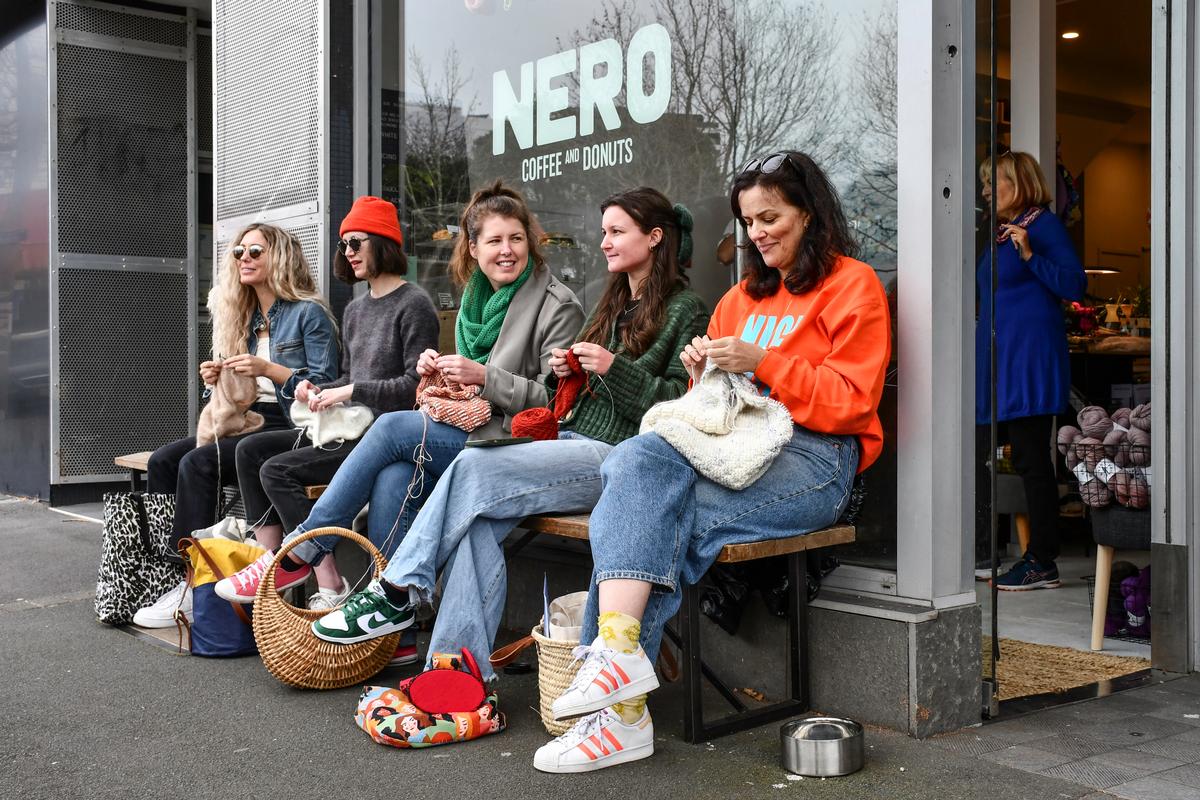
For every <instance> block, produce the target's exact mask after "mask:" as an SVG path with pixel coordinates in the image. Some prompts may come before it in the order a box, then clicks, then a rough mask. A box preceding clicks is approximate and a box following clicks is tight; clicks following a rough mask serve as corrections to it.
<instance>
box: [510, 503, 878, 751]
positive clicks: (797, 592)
mask: <svg viewBox="0 0 1200 800" xmlns="http://www.w3.org/2000/svg"><path fill="white" fill-rule="evenodd" d="M588 519H589V515H587V514H573V515H541V516H535V517H528V518H526V519H525V520H524V521H523V522H522V523H521V525H520V527H522V528H524V529H526V530H527V531H528V533H526V534H525V535H524V536H522V537H521V538H520V539H518V540H517V541H516V542H515V543H513V544H512V545H510V546H509V551H508V553H509V555H510V556H511V555H515V554H516V553H517V552H518V551H519V550H521V548H523V547H524V546H525V545H526V544H528V543H529V542H530V541H532V540H533V538H534V537H536V536H538V535H548V536H559V537H562V538H565V539H575V540H577V541H587V538H588ZM854 536H855V529H854V527H853V526H852V525H842V524H839V525H835V526H834V527H830V528H825V529H824V530H819V531H814V532H812V533H808V534H803V535H801V536H789V537H787V538H784V539H768V540H765V541H760V542H748V543H745V544H732V545H726V546H725V547H724V548H722V550H721V553H720V555H719V556H717V563H721V564H736V563H739V562H743V561H754V560H756V559H759V558H769V557H771V556H787V562H788V563H787V576H788V623H787V627H788V642H787V687H788V697H787V698H786V699H784V700H781V701H779V702H776V703H772V704H770V705H768V706H764V707H762V708H747V706H746V704H745V703H743V702H742V699H741V698H740V697H738V695H737V694H736V693H735V692H734V691H733V690H732V689H730V688H729V686H728V685H727V684H726V683H725V682H724V681H722V680H721V679H720V678H719V677H718V676H717V674H716V673H715V672H714V671H713V670H712V668H711V667H709V666H708V664H706V663H705V662H704V659H703V658H702V657H701V647H700V644H701V642H700V587H699V586H696V585H692V586H684V587H683V603H682V605H680V608H679V622H680V631H679V632H678V633H677V632H676V631H675V630H674V629H673V628H671V626H670V625H668V626H667V627H666V629H665V631H664V635H665V636H667V638H669V639H670V640H671V641H672V642H674V644H675V646H676V647H678V648H679V650H680V654H681V660H682V662H683V684H684V691H685V693H686V700H685V701H684V711H683V736H684V739H686V740H687V741H688V742H691V743H693V744H695V743H696V742H701V741H707V740H709V739H714V738H716V737H718V736H724V735H726V734H730V733H736V732H738V731H743V730H747V729H749V728H756V727H758V726H759V725H765V724H767V723H768V722H774V721H777V720H781V719H786V718H788V717H793V716H796V715H797V714H802V713H804V712H806V711H808V710H809V703H810V694H809V669H808V574H807V554H808V553H809V552H810V551H813V550H816V549H818V548H821V547H830V546H832V545H837V544H847V543H849V542H853V541H854ZM702 679H703V680H707V681H708V682H709V684H711V685H712V687H713V688H714V689H716V690H717V692H718V693H720V694H721V696H723V697H724V698H725V700H726V701H728V702H729V704H730V705H731V706H733V709H734V711H733V713H732V714H728V715H726V716H725V717H723V718H722V719H720V720H718V721H716V722H705V721H704V703H703V692H702V688H703V687H702V684H701V680H702Z"/></svg>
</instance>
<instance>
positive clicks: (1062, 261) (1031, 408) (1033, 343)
mask: <svg viewBox="0 0 1200 800" xmlns="http://www.w3.org/2000/svg"><path fill="white" fill-rule="evenodd" d="M991 173H992V163H991V161H990V160H988V161H985V162H984V163H983V164H981V165H980V167H979V177H980V179H981V180H982V181H983V199H984V200H986V201H987V202H988V203H992V204H994V205H995V208H996V218H997V219H998V220H999V221H1000V227H999V229H998V230H997V231H996V242H997V246H996V254H997V255H996V259H997V269H996V274H997V287H996V325H995V327H996V409H995V411H996V420H997V422H999V423H1000V435H1001V440H1002V441H1008V442H1010V443H1011V444H1012V462H1013V466H1014V467H1015V468H1016V471H1017V474H1018V475H1020V476H1021V480H1022V483H1023V484H1024V488H1025V503H1026V507H1027V508H1028V511H1029V547H1028V550H1027V552H1025V553H1024V554H1023V555H1022V557H1021V560H1020V561H1018V562H1017V563H1016V564H1015V565H1014V566H1013V567H1012V568H1011V569H1009V570H1008V571H1007V572H1005V573H1004V574H1003V575H1001V576H1000V577H999V578H998V579H997V582H996V586H997V588H999V589H1002V590H1005V591H1023V590H1029V589H1051V588H1056V587H1058V586H1059V579H1058V567H1057V566H1056V565H1055V563H1054V561H1055V559H1056V558H1057V557H1058V546H1059V534H1058V484H1057V481H1056V480H1055V477H1054V460H1053V456H1052V445H1051V441H1052V439H1053V435H1054V415H1055V414H1060V413H1062V412H1063V411H1065V410H1066V409H1067V401H1068V398H1069V395H1070V389H1071V370H1070V363H1069V361H1068V355H1067V336H1066V327H1065V324H1064V322H1063V312H1062V301H1063V300H1081V299H1082V298H1083V294H1084V291H1085V290H1086V288H1087V275H1085V274H1084V271H1083V267H1082V266H1081V265H1080V263H1079V257H1078V256H1077V255H1076V254H1075V248H1074V246H1073V245H1072V244H1071V239H1070V237H1069V236H1068V234H1067V231H1066V228H1064V227H1063V224H1062V223H1061V222H1060V221H1059V219H1058V217H1057V216H1055V214H1054V212H1053V211H1051V210H1050V209H1049V208H1048V207H1047V206H1048V205H1049V203H1050V202H1051V196H1050V188H1049V186H1048V185H1047V184H1046V178H1045V176H1044V175H1043V174H1042V169H1041V167H1040V166H1038V162H1037V160H1036V159H1034V157H1033V156H1031V155H1030V154H1028V153H1020V152H1010V153H1005V154H1003V155H1001V156H999V157H998V158H997V159H996V185H995V187H993V186H992V185H991V179H992V178H991ZM975 277H976V281H977V284H976V285H977V288H978V292H979V321H978V323H977V324H976V326H975V422H976V424H977V426H978V427H977V428H976V445H975V450H976V456H977V459H976V461H977V463H976V476H977V478H976V486H977V487H979V486H980V485H981V483H982V481H983V480H986V476H987V464H986V462H987V461H988V459H989V456H994V454H991V453H989V452H988V450H989V448H990V443H991V434H990V421H991V416H992V408H991V380H990V374H991V368H990V360H991V346H990V331H991V327H992V319H991V309H990V307H989V300H988V295H989V293H990V292H991V287H992V263H991V254H990V248H989V251H987V252H984V254H983V255H982V256H981V257H980V259H979V266H978V268H977V270H976V273H975ZM981 478H982V480H981ZM982 485H983V493H982V494H980V495H979V496H980V497H982V498H986V497H987V489H986V483H983V484H982ZM979 505H980V507H981V508H983V509H984V510H986V501H985V503H980V504H979ZM981 516H987V517H989V518H990V514H987V515H981V514H977V516H976V528H975V530H976V536H975V555H976V559H977V562H976V569H977V572H976V575H977V576H980V575H984V576H990V574H991V568H992V565H991V561H990V558H991V554H990V548H989V545H988V543H989V536H988V530H987V524H986V522H985V521H982V520H981Z"/></svg>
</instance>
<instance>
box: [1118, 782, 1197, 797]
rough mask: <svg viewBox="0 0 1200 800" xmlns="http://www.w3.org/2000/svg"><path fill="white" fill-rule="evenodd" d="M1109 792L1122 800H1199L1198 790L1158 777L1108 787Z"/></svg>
mask: <svg viewBox="0 0 1200 800" xmlns="http://www.w3.org/2000/svg"><path fill="white" fill-rule="evenodd" d="M1109 791H1110V792H1112V793H1113V794H1115V795H1116V796H1117V797H1121V798H1124V800H1200V790H1198V789H1193V788H1192V787H1190V786H1184V785H1183V784H1180V783H1171V782H1170V781H1165V780H1163V779H1162V778H1159V777H1150V778H1138V779H1136V780H1132V781H1129V782H1128V783H1121V784H1118V785H1116V786H1112V787H1109Z"/></svg>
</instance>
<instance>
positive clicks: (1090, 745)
mask: <svg viewBox="0 0 1200 800" xmlns="http://www.w3.org/2000/svg"><path fill="white" fill-rule="evenodd" d="M1037 746H1038V747H1039V748H1041V749H1043V750H1046V751H1048V752H1051V753H1058V754H1060V755H1064V756H1070V757H1071V758H1073V759H1074V758H1087V757H1089V756H1094V755H1099V754H1100V753H1107V752H1110V751H1112V750H1114V749H1116V748H1115V747H1114V745H1112V744H1111V743H1109V742H1103V741H1101V740H1099V739H1093V738H1091V737H1089V736H1076V735H1074V734H1071V735H1068V736H1056V737H1054V738H1052V739H1040V740H1038V743H1037Z"/></svg>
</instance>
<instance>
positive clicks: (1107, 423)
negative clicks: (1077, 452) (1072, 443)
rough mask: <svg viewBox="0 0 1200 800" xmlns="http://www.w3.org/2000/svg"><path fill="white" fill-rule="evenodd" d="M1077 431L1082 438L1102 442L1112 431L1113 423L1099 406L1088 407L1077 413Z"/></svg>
mask: <svg viewBox="0 0 1200 800" xmlns="http://www.w3.org/2000/svg"><path fill="white" fill-rule="evenodd" d="M1079 429H1080V430H1081V431H1083V435H1084V436H1090V437H1092V438H1093V439H1101V440H1103V439H1104V437H1105V436H1107V435H1108V432H1109V431H1111V430H1112V429H1113V421H1112V419H1111V418H1110V417H1109V416H1108V412H1106V411H1105V410H1104V409H1103V408H1101V407H1100V406H1088V407H1087V408H1085V409H1083V410H1082V411H1080V412H1079Z"/></svg>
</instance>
